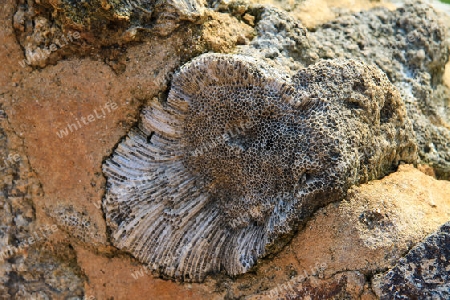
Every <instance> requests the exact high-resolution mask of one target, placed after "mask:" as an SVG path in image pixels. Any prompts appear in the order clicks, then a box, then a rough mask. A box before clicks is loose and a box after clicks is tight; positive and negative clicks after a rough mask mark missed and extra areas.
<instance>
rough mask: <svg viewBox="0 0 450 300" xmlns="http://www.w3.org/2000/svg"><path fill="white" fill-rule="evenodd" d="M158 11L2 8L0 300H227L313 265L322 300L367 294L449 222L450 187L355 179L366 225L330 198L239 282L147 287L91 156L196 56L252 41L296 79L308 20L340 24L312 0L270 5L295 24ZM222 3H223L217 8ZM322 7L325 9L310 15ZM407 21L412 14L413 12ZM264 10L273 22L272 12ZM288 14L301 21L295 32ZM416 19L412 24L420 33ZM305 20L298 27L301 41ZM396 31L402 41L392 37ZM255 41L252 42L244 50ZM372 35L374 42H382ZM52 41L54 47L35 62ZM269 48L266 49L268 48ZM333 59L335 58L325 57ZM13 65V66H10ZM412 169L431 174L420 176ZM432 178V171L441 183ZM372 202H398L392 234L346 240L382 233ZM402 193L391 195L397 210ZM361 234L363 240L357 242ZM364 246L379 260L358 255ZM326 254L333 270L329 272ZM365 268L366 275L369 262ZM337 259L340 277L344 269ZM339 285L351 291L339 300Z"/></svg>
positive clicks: (58, 4) (153, 5)
mask: <svg viewBox="0 0 450 300" xmlns="http://www.w3.org/2000/svg"><path fill="white" fill-rule="evenodd" d="M163 2H168V1H122V2H121V3H123V8H124V9H121V8H120V7H119V6H121V4H119V1H115V0H106V1H104V0H101V1H59V0H56V1H54V0H51V1H47V0H40V1H33V0H27V1H15V0H4V1H2V4H1V5H0V41H1V43H0V103H1V107H0V116H1V118H4V119H5V120H6V122H1V124H0V128H1V132H2V133H6V134H4V135H5V136H7V139H6V140H7V142H6V143H5V144H2V145H3V146H2V147H1V148H0V158H1V161H0V167H2V166H4V165H5V164H6V163H7V164H8V167H7V169H6V170H3V169H2V170H1V171H0V182H4V183H3V189H2V192H1V193H0V194H2V195H3V196H0V198H1V199H2V200H1V201H2V218H1V222H0V223H1V226H2V227H1V231H2V235H1V238H0V239H1V243H2V244H0V255H2V256H3V253H4V254H5V255H6V256H5V258H6V260H5V261H2V262H0V269H1V275H0V280H1V283H0V290H1V292H0V295H1V297H0V298H4V299H14V298H16V299H46V298H53V299H60V298H65V299H93V297H96V299H147V298H151V299H205V300H206V299H208V300H210V299H224V298H226V299H237V298H244V297H246V296H249V295H254V294H261V293H264V291H266V293H269V291H271V290H274V291H275V292H277V291H281V290H280V289H276V288H277V287H279V286H278V285H283V283H285V282H287V281H289V280H293V279H294V280H295V278H296V280H298V281H299V282H300V281H301V280H300V278H297V276H299V275H300V274H303V275H304V273H305V272H306V273H307V274H308V275H312V274H315V272H314V271H312V270H315V268H316V266H319V265H320V264H321V263H326V265H327V268H325V270H324V271H326V270H330V272H329V273H326V272H319V273H318V275H317V276H315V275H312V276H313V277H314V278H309V279H306V280H305V281H301V282H302V283H304V282H306V284H304V286H306V287H311V288H312V289H310V291H312V292H315V293H316V294H315V295H318V294H317V291H318V289H315V286H314V283H316V282H317V283H320V284H319V285H320V286H324V287H327V288H326V290H325V291H323V292H324V293H325V292H327V293H328V294H324V295H328V297H331V296H330V295H333V293H335V294H336V293H337V294H339V293H341V294H339V295H346V296H347V297H349V298H351V297H355V298H356V299H360V298H363V299H372V298H373V299H375V297H376V296H375V294H374V293H373V292H372V291H371V285H370V282H368V281H370V280H371V276H372V275H371V274H376V273H383V272H385V271H387V270H388V268H392V267H394V265H395V264H396V263H397V262H398V259H399V258H401V257H402V256H404V255H405V254H406V253H407V250H408V249H410V248H411V247H412V246H413V245H415V244H417V243H418V242H420V240H421V239H422V238H423V237H424V236H425V235H427V234H429V233H431V232H432V231H434V230H436V229H437V227H438V225H441V224H443V223H445V222H446V221H448V220H449V219H450V216H449V214H448V211H449V209H448V206H447V205H448V204H446V203H448V195H449V193H450V192H449V190H448V188H447V187H446V186H447V185H446V183H445V182H444V181H435V180H433V179H432V178H431V177H426V176H424V175H421V174H420V173H418V172H417V171H413V170H409V171H407V172H406V171H405V170H403V168H400V170H399V172H396V173H395V174H394V175H395V176H394V175H393V177H388V178H390V179H389V180H386V179H383V180H382V181H381V183H382V184H374V185H373V186H371V185H365V184H363V185H361V192H362V191H363V190H366V189H367V193H366V195H365V196H364V197H365V198H364V199H366V200H365V201H367V202H368V203H371V205H370V209H371V210H372V211H373V213H372V214H369V213H365V214H364V218H362V223H360V221H359V220H360V219H359V215H360V214H361V213H362V212H364V211H365V206H363V207H362V208H358V205H357V203H354V204H352V206H351V207H353V208H354V209H355V215H354V216H353V217H352V218H350V217H349V216H350V215H349V213H350V212H351V210H349V209H348V210H347V211H344V212H342V211H340V210H334V209H332V208H336V204H331V205H329V206H327V208H326V209H324V210H320V211H319V212H318V213H317V214H316V216H315V217H314V219H313V220H312V221H311V222H309V223H308V224H307V226H306V227H305V230H302V231H301V232H299V234H298V237H295V238H294V240H293V241H294V243H293V244H288V245H287V246H286V247H285V248H283V250H282V251H281V252H280V253H279V254H278V255H274V256H272V257H270V258H268V259H263V260H260V261H259V263H258V264H257V265H256V266H255V268H254V269H253V270H252V271H251V272H248V273H246V274H244V275H241V276H238V277H235V278H230V277H228V276H224V275H218V276H211V277H207V278H206V280H205V282H204V283H202V284H188V283H184V284H177V283H173V282H171V281H167V280H161V279H158V278H154V276H152V275H154V274H152V272H151V270H149V269H147V268H146V266H145V265H142V264H141V263H139V262H138V261H137V260H135V259H133V258H132V257H131V256H130V255H127V254H125V253H123V252H121V251H118V250H117V249H116V248H115V247H112V246H110V244H109V237H108V232H107V230H106V226H105V220H104V215H103V212H102V209H101V200H102V197H103V193H104V190H105V180H104V177H103V176H102V172H101V165H102V162H103V160H104V159H105V158H106V157H108V156H109V155H110V154H111V153H112V151H113V149H114V147H115V145H116V144H117V142H118V141H119V140H120V138H121V137H123V136H124V135H126V133H127V132H128V131H129V129H130V127H132V126H133V124H134V123H135V122H136V120H137V117H138V113H139V111H140V107H141V106H142V105H147V103H151V102H154V101H156V100H155V98H157V99H159V100H160V101H162V102H164V100H165V99H166V98H167V94H166V92H168V88H169V85H170V81H171V78H172V74H173V72H174V70H177V69H178V68H179V66H181V65H182V64H184V63H185V62H187V61H189V60H191V59H192V58H194V57H195V56H197V55H199V54H201V53H203V52H207V51H213V52H230V51H235V52H240V51H241V49H239V50H234V49H235V46H236V45H243V46H240V48H247V50H248V49H249V48H251V49H254V48H255V47H249V46H248V45H247V44H250V43H252V44H255V45H256V44H258V45H260V46H261V49H260V50H258V52H257V53H260V52H261V53H263V54H264V55H261V56H262V57H263V59H264V60H265V61H266V62H269V63H272V64H274V65H279V66H283V67H284V71H285V72H286V73H290V74H291V75H293V74H295V73H296V72H298V70H299V69H300V68H301V67H304V66H307V65H310V64H314V63H316V61H317V60H318V59H319V57H322V58H326V59H329V58H327V55H328V54H331V52H329V51H328V54H327V51H319V54H316V55H314V53H315V52H314V51H316V50H320V47H322V44H321V43H320V42H319V43H314V45H312V41H310V40H309V39H310V38H311V37H312V36H313V35H314V34H316V32H317V33H318V34H321V32H322V30H323V29H324V28H322V27H321V28H317V29H316V28H314V26H316V25H314V24H318V23H320V22H323V21H322V20H329V19H330V18H334V16H335V15H342V14H344V12H343V10H331V13H328V12H326V10H327V9H328V8H327V7H325V6H322V5H321V4H320V2H316V0H315V2H314V3H312V2H311V1H303V2H300V1H295V2H292V1H289V0H281V1H279V0H274V2H275V4H279V3H282V7H283V8H285V9H290V8H288V5H289V6H291V7H292V9H291V12H290V13H289V14H290V15H291V17H289V14H283V13H282V12H280V11H276V10H274V9H272V8H270V9H269V8H268V7H267V6H264V7H262V6H260V5H251V4H250V3H248V2H246V1H242V0H239V1H229V0H221V1H215V0H213V1H210V0H208V1H206V2H201V1H196V2H195V3H194V2H192V1H191V2H186V1H173V2H171V3H172V4H174V5H171V6H164V5H161V4H162V3H163ZM219 2H220V7H218V6H216V3H219ZM258 2H262V1H258ZM326 2H327V3H328V4H330V5H332V6H333V5H337V6H340V5H341V4H344V5H345V3H347V4H346V5H349V6H351V7H350V9H357V10H358V9H359V8H360V7H366V6H365V5H378V4H379V2H378V1H373V2H372V3H369V4H367V2H366V1H357V2H355V1H346V0H339V1H337V0H326ZM333 2H334V3H333ZM158 3H159V6H158ZM183 3H187V4H188V5H187V6H186V5H183ZM189 3H193V5H191V6H190V4H189ZM179 4H180V5H179ZM197 4H198V6H197ZM202 5H204V7H203V8H201V6H202ZM195 7H198V8H199V9H197V8H195ZM208 7H211V8H212V9H214V10H216V11H211V10H210V9H209V8H208ZM150 9H153V10H152V11H151V12H150ZM322 9H324V10H323V12H324V13H320V14H319V15H314V14H313V13H312V11H318V10H322ZM269 11H271V13H269ZM407 12H408V14H409V12H412V10H411V9H410V8H409V9H408V10H407ZM272 13H273V14H276V15H278V18H273V17H271V14H272ZM373 13H374V12H368V13H364V14H366V15H370V14H373ZM430 13H431V14H430V15H429V16H431V17H430V18H428V20H426V19H425V18H423V19H425V20H426V21H425V22H428V23H432V24H435V23H436V22H435V15H434V14H433V13H432V12H430ZM376 14H377V15H379V14H381V15H382V16H383V15H386V16H389V18H391V17H392V18H394V17H395V16H401V15H402V13H398V12H395V14H393V15H392V13H391V12H387V13H384V12H381V13H380V12H379V11H377V12H376ZM261 16H264V18H261ZM295 18H300V19H301V20H303V21H302V22H303V25H302V24H301V23H300V22H298V21H296V20H295ZM369 19H370V18H365V19H364V20H369ZM414 19H415V18H414V16H411V18H410V17H408V20H413V21H414V23H416V21H417V20H414ZM364 20H361V23H357V24H362V23H364V22H365V21H364ZM311 21H312V23H311ZM342 22H343V20H342V17H341V19H340V21H339V23H340V24H341V25H339V26H337V27H336V30H337V31H338V32H341V31H343V30H344V31H345V30H349V29H348V28H346V25H344V24H343V23H342ZM311 24H312V25H311ZM447 24H449V23H448V22H447V23H443V25H445V26H446V25H447ZM259 25H261V26H259ZM391 25H395V26H397V25H396V24H392V23H391ZM424 25H425V27H426V28H428V25H427V24H424ZM305 26H306V27H308V29H310V31H309V32H306V39H305V30H304V29H303V28H305ZM324 26H330V25H329V24H328V25H324ZM358 26H359V25H358ZM402 26H403V25H402ZM253 27H255V28H253ZM441 28H444V26H442V27H441ZM266 29H267V30H266ZM286 29H288V30H286ZM265 30H266V31H265ZM383 30H384V29H383ZM75 31H77V32H79V33H80V38H78V39H72V41H70V40H68V41H69V42H68V43H67V45H65V43H66V42H64V44H62V45H61V47H60V46H59V45H58V44H57V43H56V42H57V41H58V42H61V41H64V39H68V34H69V33H74V32H75ZM383 32H385V31H383ZM419 32H420V31H419ZM269 33H270V35H269ZM399 33H400V37H401V36H402V31H401V30H400V31H399ZM329 34H333V32H329ZM386 34H387V33H386ZM254 35H255V36H256V39H253V40H252V37H253V36H254ZM335 36H336V35H335ZM338 36H340V35H338ZM367 36H369V35H367ZM380 37H386V36H385V35H384V33H383V34H381V33H380ZM319 38H321V39H323V41H330V39H331V42H332V44H336V47H337V48H340V47H341V41H340V40H336V41H335V40H334V37H332V36H328V37H320V36H319ZM284 40H286V41H287V43H286V44H285V45H284V44H283V41H284ZM357 40H361V39H360V38H358V37H356V38H355V41H354V42H352V43H353V44H356V46H357V47H358V48H359V46H358V45H357V44H358V41H357ZM370 40H373V43H372V44H370V45H369V46H370V47H378V45H379V44H380V43H382V41H381V42H380V41H377V40H376V39H373V38H372V36H371V37H370ZM396 40H397V39H396ZM272 41H273V42H272ZM327 43H328V42H327ZM426 43H428V42H426ZM426 43H425V45H426ZM53 44H55V45H56V47H57V48H56V51H51V53H50V54H49V55H48V56H46V55H45V53H46V52H48V49H50V47H51V46H52V45H53ZM309 45H312V48H311V49H310V48H309ZM354 46H355V45H354ZM38 47H39V48H41V49H43V51H44V52H41V53H43V54H42V56H33V57H35V58H36V61H35V62H29V63H30V65H31V66H32V67H28V66H27V65H28V63H27V61H28V59H30V58H31V56H30V54H31V53H32V52H30V51H35V50H36V49H37V48H38ZM271 47H273V49H275V50H274V51H273V52H272V53H271V51H269V50H270V48H271ZM304 47H306V48H304ZM316 47H318V48H316ZM433 47H434V46H433ZM341 48H342V47H341ZM358 48H354V50H347V49H346V50H345V51H344V53H345V52H348V51H350V52H351V55H350V57H352V58H355V57H356V58H359V59H363V60H364V59H365V58H364V57H362V55H361V53H359V52H360V50H358ZM438 48H439V47H438ZM376 49H378V50H377V51H376V52H378V53H379V54H382V53H390V52H389V51H388V50H389V49H387V50H386V49H385V48H376ZM310 50H311V51H310ZM365 50H367V49H365ZM425 50H426V47H425ZM426 51H428V50H426ZM251 53H252V54H251V55H255V53H256V52H254V51H253V52H251ZM266 53H267V54H268V55H267V57H266ZM364 53H365V52H364ZM426 53H428V52H426ZM339 55H340V54H339V51H336V56H339ZM427 55H428V54H427ZM255 56H256V55H255ZM290 56H292V57H295V60H294V58H292V57H290ZM330 57H332V56H330ZM24 59H25V62H24V61H23V60H24ZM391 62H393V64H394V65H396V62H395V60H391V59H390V58H389V57H388V59H387V60H386V62H384V64H383V65H382V64H378V66H379V67H381V68H382V69H383V70H388V69H389V68H388V67H389V65H390V64H391ZM23 63H24V66H25V67H22V66H21V64H23ZM438 65H439V64H437V66H438ZM442 65H443V64H442ZM394 69H395V68H394ZM433 70H435V69H433ZM449 70H450V68H449V65H447V73H446V74H447V75H446V78H447V79H444V80H447V86H450V77H449V76H448V74H450V73H449ZM388 76H391V74H388ZM389 78H390V77H389ZM430 78H436V79H437V81H439V76H435V75H433V74H431V76H430ZM444 78H445V76H444ZM390 79H391V80H393V79H392V78H390ZM439 85H440V84H439V83H436V86H433V85H432V87H433V89H434V88H435V91H433V101H436V103H438V104H439V103H441V104H440V105H441V108H440V109H438V113H439V114H440V116H441V117H442V118H443V119H445V118H447V120H448V114H447V116H446V115H443V114H442V112H445V111H448V107H449V105H448V97H447V96H446V94H445V93H446V91H445V89H443V88H442V87H439ZM402 93H403V92H402ZM421 99H422V98H421ZM446 99H447V100H446ZM108 102H114V103H116V104H117V105H118V108H117V109H115V110H114V111H111V112H108V111H107V110H105V112H106V113H105V117H104V118H103V117H100V118H97V117H96V116H95V113H94V110H96V111H97V113H100V115H103V113H102V112H101V108H102V107H103V108H104V105H106V103H108ZM446 103H447V104H446ZM426 105H428V104H426ZM426 105H425V106H426ZM424 112H425V113H428V112H427V111H426V110H425V111H424ZM91 114H94V118H96V119H95V121H93V122H90V121H89V124H86V126H84V125H85V124H84V123H82V122H83V121H82V119H81V118H85V119H86V118H87V117H88V116H89V115H91ZM77 120H78V121H79V122H80V124H82V126H81V127H80V128H78V129H77V130H74V131H69V132H68V135H67V136H65V137H63V138H59V137H58V135H57V134H58V133H60V134H61V131H60V130H64V129H67V128H68V127H67V126H68V125H70V124H76V122H77ZM447 124H448V121H447ZM77 126H78V125H77ZM16 154H19V156H18V157H20V159H19V160H18V161H14V157H15V155H16ZM10 155H11V156H10ZM8 158H11V159H12V160H13V161H12V162H11V160H9V161H8ZM5 160H6V163H5ZM421 169H423V170H427V173H428V174H433V172H432V169H430V168H429V167H427V166H421ZM438 175H439V176H440V177H441V178H442V177H444V176H442V173H439V174H438ZM392 178H394V179H392ZM384 183H386V184H384ZM369 187H371V188H370V189H369ZM386 193H387V194H388V196H389V198H386ZM2 197H3V198H2ZM380 199H388V200H389V201H390V202H393V203H396V205H395V206H394V207H391V208H390V212H392V211H397V213H395V214H393V213H392V214H388V215H389V216H391V215H394V216H396V217H399V218H400V217H401V218H400V220H401V222H400V224H401V226H397V227H390V228H396V231H394V232H389V233H387V234H384V235H382V236H381V238H379V236H378V233H376V231H374V232H373V234H362V235H360V234H358V232H359V231H360V230H361V229H360V228H359V229H358V230H359V231H352V230H349V229H348V227H346V226H350V225H353V224H360V226H366V227H369V226H370V227H371V228H372V227H373V228H374V229H373V230H375V229H376V228H377V226H379V224H384V222H385V219H381V220H380V216H379V215H377V214H376V212H377V209H378V204H377V203H378V202H379V200H380ZM398 199H399V200H401V201H400V202H395V201H396V200H398ZM364 203H366V202H363V204H364ZM364 205H366V204H364ZM384 205H385V204H384ZM400 208H401V209H400ZM323 212H325V213H326V214H327V215H325V214H323ZM411 215H412V216H413V217H411ZM49 216H50V217H49ZM416 219H417V221H416ZM348 220H351V222H349V221H348ZM390 221H391V222H392V223H394V224H395V221H392V219H390ZM55 224H57V226H58V227H57V229H58V230H57V232H54V233H53V234H47V235H46V238H44V239H42V240H40V241H37V242H36V241H34V243H30V246H26V247H24V248H20V250H19V251H15V250H14V251H13V252H11V251H10V250H8V249H14V248H13V247H14V246H17V245H19V246H20V245H28V244H29V242H28V241H29V240H30V238H32V237H33V236H36V233H37V232H39V233H40V232H41V228H47V225H48V226H52V225H55ZM346 228H347V229H346ZM350 228H351V227H350ZM45 232H48V231H45ZM52 232H53V231H52ZM355 232H356V233H355ZM378 232H379V231H378ZM397 237H398V238H397ZM367 238H369V239H370V242H368V241H366V242H368V243H363V242H361V241H365V239H367ZM389 238H395V241H390V240H389ZM31 241H33V239H31ZM302 241H304V242H302ZM383 241H385V242H386V247H388V248H389V247H394V246H393V245H396V243H397V244H399V246H398V248H397V250H392V251H387V250H383V249H384V248H383V247H382V244H383ZM360 245H363V246H360ZM8 246H11V248H8ZM369 246H370V247H374V246H376V247H381V249H382V250H381V251H376V250H373V249H372V250H367V249H368V248H367V247H369ZM370 249H371V248H370ZM377 249H380V248H377ZM5 250H6V251H5ZM340 257H342V259H340ZM327 259H330V260H332V261H335V262H336V266H333V264H332V263H331V262H330V261H329V260H327ZM366 259H367V260H368V261H369V262H370V264H369V265H370V268H367V267H366V264H368V263H367V261H366ZM349 262H352V263H353V262H356V263H355V264H349ZM316 263H317V264H316ZM349 265H350V268H352V269H351V270H352V271H347V270H348V269H349ZM80 269H81V270H80ZM359 269H361V270H362V271H361V272H360V271H359ZM332 274H336V275H332ZM341 275H342V276H341ZM307 277H308V276H307ZM319 277H320V278H319ZM363 279H365V280H363ZM322 280H323V281H322ZM366 280H368V281H366ZM83 285H84V286H83ZM292 286H293V283H292ZM287 288H289V286H287ZM361 289H362V291H363V292H362V293H360V291H361ZM344 290H345V293H347V294H342V293H343V291H344ZM303 295H304V296H306V295H307V294H305V293H303ZM371 297H372V298H371Z"/></svg>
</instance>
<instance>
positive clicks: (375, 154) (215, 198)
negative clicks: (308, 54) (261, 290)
mask: <svg viewBox="0 0 450 300" xmlns="http://www.w3.org/2000/svg"><path fill="white" fill-rule="evenodd" d="M242 124H251V126H242ZM411 127H412V126H411V124H410V122H409V120H408V119H407V117H406V111H405V107H404V104H403V102H402V100H401V98H400V96H399V94H398V92H397V91H396V89H395V88H394V87H393V86H392V85H391V83H390V82H389V81H388V79H387V78H386V76H385V75H384V73H382V72H381V71H380V70H379V69H378V68H376V67H374V66H368V65H365V64H363V63H361V62H356V61H353V60H333V61H324V62H321V63H318V64H316V65H314V66H310V67H308V68H306V69H302V70H300V71H299V72H298V73H297V74H296V75H295V76H293V77H292V78H290V77H289V76H288V75H286V74H284V73H283V72H282V71H279V70H277V69H274V68H271V67H269V66H267V65H265V63H263V62H261V61H258V60H256V59H253V58H251V57H246V56H241V55H223V54H205V55H202V56H200V57H199V58H196V59H194V60H193V61H192V62H190V63H188V64H186V65H185V66H183V67H182V68H181V70H180V71H179V73H178V74H176V76H175V77H174V79H173V82H172V88H171V90H170V93H169V96H168V99H167V102H164V103H160V102H158V101H153V102H152V103H151V104H150V105H149V106H148V107H146V108H144V110H143V112H142V120H141V123H140V125H139V127H138V128H134V129H133V130H132V131H131V132H130V133H129V134H128V136H127V137H126V138H125V139H124V140H123V141H122V142H121V143H119V145H118V147H117V149H116V150H115V152H114V153H113V155H112V156H111V157H110V158H109V159H108V160H106V162H105V164H104V166H103V170H104V173H105V175H106V177H107V193H106V195H105V198H104V200H103V209H104V211H105V214H106V219H107V224H108V226H109V228H110V230H111V238H112V241H113V244H114V245H115V246H116V247H118V248H120V249H122V250H124V251H127V252H129V253H131V254H132V255H133V256H135V257H136V258H137V259H138V260H139V261H141V262H143V263H148V264H149V266H150V267H151V268H153V269H154V270H157V271H159V272H160V274H161V275H163V276H167V277H172V278H177V279H180V280H184V281H202V280H203V279H204V277H205V276H206V275H207V274H208V273H214V272H219V271H221V270H225V271H226V273H227V274H230V275H236V274H241V273H244V272H246V271H247V270H249V269H250V268H251V267H252V266H254V265H255V263H256V261H257V259H258V258H260V257H263V256H265V255H267V254H269V253H274V252H276V251H278V250H279V249H280V248H281V247H282V246H284V245H285V244H286V243H287V242H288V241H289V239H290V238H291V237H292V235H293V234H294V232H295V230H296V229H298V228H299V226H301V225H302V224H304V222H305V221H306V219H307V218H308V217H309V216H310V215H311V214H312V213H313V212H314V211H315V210H316V209H317V208H319V207H321V206H323V205H325V204H327V203H330V202H332V201H336V200H339V199H340V198H341V197H342V196H343V195H344V194H345V192H346V190H347V188H348V187H349V186H350V185H352V184H355V183H360V182H366V181H368V180H371V179H375V178H380V177H382V176H384V175H386V174H387V173H389V172H391V171H392V170H394V169H395V168H396V166H397V165H398V164H399V162H400V161H405V162H409V163H410V162H414V161H415V160H416V151H417V147H416V144H415V139H414V135H413V131H412V128H411ZM212 142H213V143H214V147H202V146H204V145H206V144H208V143H212ZM199 147H202V148H201V149H202V151H200V152H199V151H196V150H197V149H198V148H199Z"/></svg>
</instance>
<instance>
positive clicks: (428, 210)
mask: <svg viewBox="0 0 450 300" xmlns="http://www.w3.org/2000/svg"><path fill="white" fill-rule="evenodd" d="M449 194H450V183H449V182H448V181H441V180H435V179H433V178H432V177H431V176H427V175H425V174H423V173H421V172H419V171H418V170H417V169H415V168H413V167H412V166H410V165H403V166H400V167H399V170H398V171H397V172H395V173H393V174H391V175H389V176H387V177H385V178H383V179H382V180H374V181H370V182H369V183H367V184H363V185H361V186H359V187H356V186H355V187H352V188H351V189H350V190H349V192H348V195H347V197H346V198H345V200H344V201H343V202H341V203H339V204H330V205H328V206H326V207H325V208H323V209H320V210H318V211H317V212H316V213H315V214H314V217H313V218H312V220H311V221H309V222H308V223H307V224H306V226H305V229H304V230H302V231H301V232H299V233H298V234H297V235H296V236H295V238H294V239H293V241H292V242H291V243H290V245H289V246H287V247H286V248H285V249H283V251H282V252H281V253H280V254H279V255H277V257H276V258H274V259H273V261H270V262H266V261H264V262H263V263H262V264H260V265H259V267H258V269H257V270H256V273H257V274H258V275H259V274H260V275H261V277H256V278H261V279H260V280H259V281H258V280H257V279H255V278H252V277H250V276H244V277H242V278H241V280H239V281H238V282H239V285H238V287H239V286H244V287H247V288H248V289H247V290H244V291H242V290H239V289H238V287H236V289H234V290H233V296H234V297H236V298H237V296H238V295H242V294H244V293H249V292H250V291H252V292H253V293H255V292H256V293H258V292H257V289H258V288H259V289H261V290H266V291H265V292H264V293H262V294H263V295H261V296H258V297H256V296H255V297H254V298H251V299H274V296H275V295H277V296H278V297H280V298H281V299H291V298H292V299H298V298H295V297H294V296H295V295H297V297H298V295H302V296H306V295H307V294H308V293H311V294H313V295H315V297H313V299H323V298H324V299H343V298H344V299H377V297H376V295H375V294H374V293H373V291H372V290H371V288H370V286H372V277H373V276H374V275H375V274H377V273H384V272H385V271H386V270H387V269H390V268H393V267H394V266H395V265H396V264H397V263H398V261H399V259H401V258H402V257H403V256H404V255H405V254H406V253H407V252H408V251H409V250H410V249H411V248H412V247H413V246H414V245H416V244H417V243H419V242H420V241H422V240H423V239H424V238H425V237H426V236H427V235H429V234H431V233H433V232H434V231H436V230H437V229H438V228H439V227H440V226H441V225H442V224H444V223H445V222H447V220H449V218H450V201H449V198H448V195H449ZM445 274H446V273H445V272H443V274H441V275H444V276H445ZM342 275H344V276H345V277H347V279H345V278H342ZM262 278H264V279H262ZM321 286H322V288H321ZM323 287H325V288H323ZM252 288H253V289H252ZM255 289H256V290H255ZM296 290H298V291H299V292H297V291H296ZM260 293H261V292H260ZM314 293H316V294H314ZM287 295H291V298H289V297H287ZM321 295H322V297H323V298H320V297H319V296H321ZM327 295H328V296H327ZM336 295H338V296H336ZM342 295H348V297H347V298H345V297H341V296H342ZM328 297H329V298H328ZM333 297H334V298H333ZM365 297H368V298H365ZM275 299H276V298H275ZM299 299H302V298H301V297H300V298H299ZM387 299H391V297H389V296H387ZM419 299H421V298H419Z"/></svg>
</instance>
